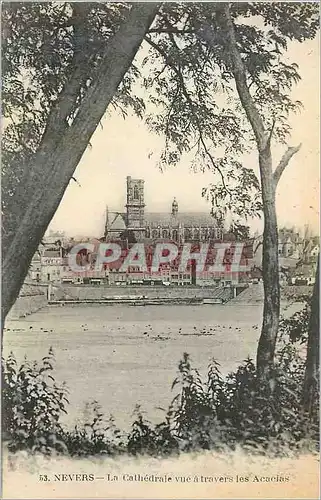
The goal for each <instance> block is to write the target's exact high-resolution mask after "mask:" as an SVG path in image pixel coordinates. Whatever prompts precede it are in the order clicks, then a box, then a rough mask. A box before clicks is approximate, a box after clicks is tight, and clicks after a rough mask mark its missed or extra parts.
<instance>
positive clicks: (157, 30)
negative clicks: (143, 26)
mask: <svg viewBox="0 0 321 500" xmlns="http://www.w3.org/2000/svg"><path fill="white" fill-rule="evenodd" d="M195 32H196V30H195V29H182V30H180V29H178V28H172V27H171V28H162V27H159V28H151V29H150V30H148V33H159V34H162V33H175V34H176V35H185V34H186V33H195Z"/></svg>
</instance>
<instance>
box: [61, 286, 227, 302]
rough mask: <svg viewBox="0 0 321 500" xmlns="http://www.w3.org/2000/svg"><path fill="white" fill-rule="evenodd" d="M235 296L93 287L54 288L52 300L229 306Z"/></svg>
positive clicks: (215, 291) (209, 290)
mask: <svg viewBox="0 0 321 500" xmlns="http://www.w3.org/2000/svg"><path fill="white" fill-rule="evenodd" d="M232 296H233V290H232V289H230V288H222V287H206V288H205V287H204V288H201V287H195V286H190V287H189V286H182V287H165V286H162V287H160V286H154V287H152V286H130V285H127V286H126V287H125V286H124V287H122V286H102V285H100V286H90V285H82V286H77V285H74V286H73V285H62V286H59V287H57V288H55V287H53V288H52V294H51V300H54V301H57V300H59V301H63V300H67V301H70V300H71V301H88V300H91V301H92V300H95V301H106V300H107V301H108V300H111V299H113V300H117V298H119V300H120V301H122V300H126V299H131V298H133V299H134V298H135V297H140V298H141V299H143V298H144V299H146V300H159V301H161V300H164V301H166V302H167V301H169V300H173V301H176V300H179V301H186V302H189V301H198V300H199V301H202V300H204V299H213V300H220V301H222V302H226V301H228V300H230V299H231V298H232Z"/></svg>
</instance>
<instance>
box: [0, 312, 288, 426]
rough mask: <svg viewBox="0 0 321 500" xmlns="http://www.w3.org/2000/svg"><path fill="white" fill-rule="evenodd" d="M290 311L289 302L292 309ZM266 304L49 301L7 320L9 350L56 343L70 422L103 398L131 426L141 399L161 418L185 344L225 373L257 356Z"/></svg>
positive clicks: (195, 358) (108, 410)
mask: <svg viewBox="0 0 321 500" xmlns="http://www.w3.org/2000/svg"><path fill="white" fill-rule="evenodd" d="M289 313H291V308H288V310H287V314H289ZM261 318H262V305H260V304H257V305H251V306H246V305H244V304H241V305H234V306H224V305H202V306H197V305H195V306H190V305H180V306H177V305H175V306H168V305H166V306H145V307H144V306H136V307H133V306H126V305H119V306H104V305H97V306H96V305H81V306H64V307H61V306H50V307H47V308H45V309H42V310H41V311H38V312H36V313H33V314H32V315H30V316H28V317H26V318H23V319H20V320H15V321H13V320H12V321H8V322H7V323H6V330H5V337H4V351H3V353H4V355H5V356H6V355H7V354H8V352H9V351H13V352H14V354H15V355H16V357H17V358H18V360H22V359H23V356H24V355H27V357H28V358H29V359H31V360H34V359H35V360H40V359H41V357H43V356H45V355H46V354H47V353H48V349H49V347H50V346H52V347H53V349H54V353H55V357H56V366H55V373H54V376H55V378H56V379H57V381H59V382H63V381H65V382H66V383H67V386H68V388H69V391H70V394H69V400H70V407H69V410H68V416H67V417H66V419H65V420H66V423H67V424H68V425H73V424H75V422H76V420H77V419H82V415H83V409H84V407H85V404H86V402H89V401H93V400H97V401H98V402H99V403H100V404H101V406H102V409H103V411H104V413H105V414H106V415H109V414H112V415H113V416H114V417H115V419H116V423H117V425H118V426H120V427H121V428H128V426H129V424H130V422H132V412H133V410H134V408H135V405H136V404H139V405H141V408H142V410H143V411H146V414H147V416H148V418H149V420H151V421H153V422H157V421H159V420H160V419H161V418H162V416H163V412H162V411H161V410H160V409H157V407H163V408H167V407H168V404H169V402H170V401H171V399H172V397H173V396H174V395H175V394H173V393H172V392H171V384H172V382H173V380H174V378H175V376H176V373H177V366H178V362H179V360H180V359H181V358H182V355H183V353H184V352H187V353H188V354H190V357H191V362H192V365H193V367H195V368H197V369H199V370H200V371H201V373H202V374H204V375H206V369H207V366H208V363H209V360H210V359H211V358H214V359H215V360H216V361H218V362H219V363H220V365H221V371H222V373H223V374H227V373H228V372H229V371H231V370H233V369H235V368H236V367H237V365H238V364H239V363H240V362H242V361H243V360H244V359H245V358H247V357H248V356H250V357H251V358H255V352H256V347H257V341H258V336H259V325H260V323H261Z"/></svg>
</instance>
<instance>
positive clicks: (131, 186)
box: [126, 176, 145, 239]
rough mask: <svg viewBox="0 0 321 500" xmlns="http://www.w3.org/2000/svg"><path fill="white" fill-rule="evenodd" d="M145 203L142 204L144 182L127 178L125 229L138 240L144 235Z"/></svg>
mask: <svg viewBox="0 0 321 500" xmlns="http://www.w3.org/2000/svg"><path fill="white" fill-rule="evenodd" d="M144 212H145V203H144V181H143V180H142V179H132V178H131V177H130V176H128V177H127V204H126V222H127V229H128V230H132V231H134V233H135V237H136V238H137V239H140V238H142V237H144V234H145V213H144Z"/></svg>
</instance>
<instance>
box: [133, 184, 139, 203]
mask: <svg viewBox="0 0 321 500" xmlns="http://www.w3.org/2000/svg"><path fill="white" fill-rule="evenodd" d="M134 200H139V191H138V187H137V186H134Z"/></svg>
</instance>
